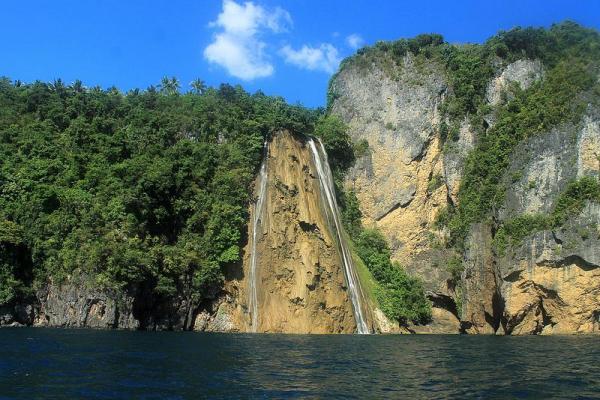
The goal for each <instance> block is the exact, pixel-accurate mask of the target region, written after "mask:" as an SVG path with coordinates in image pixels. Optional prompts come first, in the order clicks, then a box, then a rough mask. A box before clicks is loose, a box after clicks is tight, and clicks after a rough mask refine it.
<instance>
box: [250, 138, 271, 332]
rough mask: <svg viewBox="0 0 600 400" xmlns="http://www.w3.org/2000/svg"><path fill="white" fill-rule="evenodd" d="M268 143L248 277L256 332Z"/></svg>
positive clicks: (252, 327) (254, 225)
mask: <svg viewBox="0 0 600 400" xmlns="http://www.w3.org/2000/svg"><path fill="white" fill-rule="evenodd" d="M267 146H268V144H267V142H265V156H264V157H263V162H262V165H261V166H260V173H259V176H258V187H259V189H258V197H257V198H256V204H255V207H254V218H253V219H252V247H251V250H250V273H249V277H248V284H249V290H248V292H249V298H248V308H249V310H250V314H251V317H252V324H251V327H250V329H251V331H252V332H256V330H257V329H258V295H257V289H256V286H257V280H258V277H257V275H256V263H257V259H258V257H257V251H256V244H257V242H258V237H259V229H260V224H261V223H262V221H263V220H264V219H263V209H264V204H265V197H266V194H267V161H268V158H269V157H268V147H267Z"/></svg>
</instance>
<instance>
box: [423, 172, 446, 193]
mask: <svg viewBox="0 0 600 400" xmlns="http://www.w3.org/2000/svg"><path fill="white" fill-rule="evenodd" d="M443 184H444V178H443V177H442V175H440V174H435V175H433V176H431V178H430V179H429V182H427V193H428V194H431V193H433V192H435V191H436V190H437V189H439V188H440V187H442V185H443Z"/></svg>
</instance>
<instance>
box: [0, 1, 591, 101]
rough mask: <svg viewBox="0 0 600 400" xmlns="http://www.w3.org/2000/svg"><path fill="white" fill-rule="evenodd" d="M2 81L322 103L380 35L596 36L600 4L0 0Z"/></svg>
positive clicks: (459, 39)
mask: <svg viewBox="0 0 600 400" xmlns="http://www.w3.org/2000/svg"><path fill="white" fill-rule="evenodd" d="M0 12H1V15H2V17H1V21H2V22H1V23H0V37H2V38H3V39H2V40H1V41H0V76H8V77H9V78H11V79H13V80H17V79H19V80H21V81H24V82H32V81H35V80H37V79H39V80H42V81H53V80H55V79H58V78H60V79H62V80H63V81H65V82H67V83H70V82H73V81H75V80H76V79H80V80H82V81H83V83H84V84H85V85H86V86H96V85H100V86H102V87H110V86H113V85H114V86H116V87H118V88H119V89H121V90H123V91H126V90H129V89H132V88H142V89H145V88H147V87H148V86H150V85H157V84H158V83H159V82H160V79H161V78H162V77H163V76H175V77H177V78H178V79H179V81H180V82H181V85H182V90H188V89H189V82H191V81H192V80H193V79H196V78H199V79H202V80H204V81H205V82H206V83H207V85H209V86H218V85H219V84H220V83H223V82H226V83H230V84H234V85H237V84H240V85H242V86H243V87H244V88H245V89H246V90H248V91H250V92H255V91H257V90H262V91H263V92H265V93H266V94H269V95H278V96H283V97H284V98H285V99H286V100H287V101H288V102H291V103H301V104H303V105H305V106H308V107H319V106H324V105H325V99H326V90H327V83H328V81H329V78H330V77H331V75H332V74H333V73H334V72H335V71H336V69H337V67H338V65H339V62H340V61H341V60H342V59H343V58H345V57H347V56H349V55H352V54H353V53H354V52H355V51H356V49H357V48H359V47H362V46H364V45H372V44H374V43H375V42H376V41H378V40H395V39H399V38H409V37H413V36H415V35H417V34H419V33H432V32H435V33H441V34H442V35H443V36H444V38H445V39H446V40H447V41H448V42H451V43H465V42H470V43H481V42H483V41H485V40H486V39H487V38H488V37H490V36H492V35H494V34H495V33H496V32H497V31H498V30H507V29H510V28H513V27H515V26H545V27H547V26H550V25H551V24H552V23H553V22H560V21H562V20H565V19H570V20H573V21H576V22H578V23H580V24H582V25H584V26H587V27H592V28H595V29H599V30H600V0H561V1H559V0H518V1H517V0H503V1H502V0H496V1H491V0H465V1H460V0H453V1H447V0H445V1H441V0H418V1H415V0H411V1H402V0H396V1H392V0H390V1H383V0H253V1H249V2H247V1H244V0H169V1H158V0H3V1H2V7H0Z"/></svg>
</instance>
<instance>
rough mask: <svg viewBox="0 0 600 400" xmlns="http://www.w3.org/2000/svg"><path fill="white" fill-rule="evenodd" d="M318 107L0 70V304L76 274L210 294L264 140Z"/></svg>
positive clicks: (231, 253)
mask: <svg viewBox="0 0 600 400" xmlns="http://www.w3.org/2000/svg"><path fill="white" fill-rule="evenodd" d="M317 114H318V111H315V110H308V109H305V108H302V107H296V106H289V105H287V104H286V103H285V102H284V101H283V100H282V99H280V98H272V97H267V96H265V95H263V94H261V93H257V94H255V95H249V94H248V93H246V92H244V91H243V90H242V89H241V88H240V87H232V86H229V85H222V86H221V87H220V88H218V89H213V88H206V87H205V86H204V85H203V83H202V82H201V81H195V82H194V85H193V92H191V93H186V94H182V95H180V94H179V84H178V82H177V80H176V79H174V78H171V79H164V80H163V83H162V84H161V86H160V90H157V89H156V88H154V87H150V88H149V89H148V90H146V91H139V90H133V91H131V92H128V93H127V94H123V93H121V92H119V91H118V90H117V89H114V88H112V89H109V90H102V89H100V88H91V89H90V88H85V87H84V86H83V85H82V84H81V82H75V83H74V84H72V85H68V86H67V85H64V84H63V83H62V82H61V81H56V82H54V83H52V84H47V83H42V82H35V83H32V84H22V83H20V82H14V83H13V82H11V81H9V80H8V79H6V78H5V79H2V80H0V159H2V165H1V167H0V305H1V304H3V303H7V302H9V301H11V300H13V299H15V298H19V297H21V298H22V297H27V296H29V295H31V293H32V290H33V288H35V287H36V286H37V285H39V284H40V283H43V282H46V280H48V279H52V280H54V281H60V280H61V279H63V278H65V277H67V276H69V275H71V274H73V273H80V274H81V275H82V276H86V277H90V278H91V284H93V285H97V286H100V287H105V288H111V289H118V290H121V289H126V288H128V287H131V286H133V285H142V286H143V287H144V288H146V289H148V290H150V291H152V292H153V293H155V295H156V296H172V295H175V294H176V293H181V292H182V290H183V288H186V287H187V288H189V289H190V292H191V293H193V294H194V295H195V296H196V297H202V296H206V295H207V294H209V293H210V292H211V290H213V289H215V288H218V287H220V285H221V281H222V279H223V274H222V271H223V267H224V266H226V265H227V264H230V263H235V262H237V261H238V260H239V257H240V244H241V242H242V240H243V238H242V236H243V232H244V231H245V224H246V221H247V218H248V215H247V203H248V202H249V201H250V198H249V197H250V194H251V190H250V185H251V182H252V180H253V177H254V174H255V172H256V169H257V167H258V165H259V164H260V159H261V154H262V148H263V142H264V140H265V137H267V135H269V134H270V133H271V132H273V131H274V130H277V129H280V128H290V129H292V130H294V131H297V132H307V133H310V132H312V130H313V129H314V128H313V126H314V123H315V121H316V118H317Z"/></svg>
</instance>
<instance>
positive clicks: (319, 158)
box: [308, 138, 370, 334]
mask: <svg viewBox="0 0 600 400" xmlns="http://www.w3.org/2000/svg"><path fill="white" fill-rule="evenodd" d="M317 140H318V141H319V147H320V151H319V149H317V146H316V145H315V141H314V140H313V139H312V138H309V140H308V145H309V147H310V151H311V153H312V156H313V159H314V163H315V167H316V168H317V174H318V178H319V184H320V186H321V197H322V200H323V202H324V203H325V204H326V205H327V207H326V211H327V214H328V217H329V218H330V221H332V222H333V227H332V228H333V229H334V230H335V236H336V238H337V243H338V248H339V253H340V256H341V259H342V263H343V264H344V273H345V275H346V281H347V284H348V289H349V292H350V300H351V302H352V308H353V310H354V319H355V320H356V327H357V331H358V333H360V334H366V333H370V331H369V328H368V326H367V323H366V321H365V317H364V315H363V307H362V299H363V297H362V291H361V288H360V283H359V281H358V276H357V273H356V268H355V266H354V262H353V260H352V255H351V254H350V249H348V244H347V243H346V240H345V238H344V237H343V233H342V223H341V217H340V210H339V208H338V206H337V200H336V197H335V189H334V185H333V175H332V174H331V169H330V168H329V162H328V161H327V152H326V151H325V147H324V146H323V143H322V142H321V140H319V139H317Z"/></svg>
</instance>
